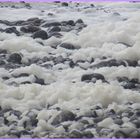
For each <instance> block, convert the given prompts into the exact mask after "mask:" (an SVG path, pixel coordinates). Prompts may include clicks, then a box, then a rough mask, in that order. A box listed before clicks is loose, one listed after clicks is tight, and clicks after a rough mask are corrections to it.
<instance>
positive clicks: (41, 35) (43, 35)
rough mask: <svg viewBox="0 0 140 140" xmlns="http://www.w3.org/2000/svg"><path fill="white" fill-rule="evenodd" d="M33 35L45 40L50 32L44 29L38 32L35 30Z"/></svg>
mask: <svg viewBox="0 0 140 140" xmlns="http://www.w3.org/2000/svg"><path fill="white" fill-rule="evenodd" d="M32 37H33V38H34V39H35V38H41V39H43V40H45V39H48V34H47V32H45V31H44V30H39V31H37V32H35V33H34V34H33V35H32Z"/></svg>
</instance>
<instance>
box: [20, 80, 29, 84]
mask: <svg viewBox="0 0 140 140" xmlns="http://www.w3.org/2000/svg"><path fill="white" fill-rule="evenodd" d="M20 84H31V82H30V81H24V82H21V83H20Z"/></svg>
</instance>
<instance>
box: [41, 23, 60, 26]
mask: <svg viewBox="0 0 140 140" xmlns="http://www.w3.org/2000/svg"><path fill="white" fill-rule="evenodd" d="M51 26H61V23H60V22H48V23H45V24H44V25H42V27H51Z"/></svg>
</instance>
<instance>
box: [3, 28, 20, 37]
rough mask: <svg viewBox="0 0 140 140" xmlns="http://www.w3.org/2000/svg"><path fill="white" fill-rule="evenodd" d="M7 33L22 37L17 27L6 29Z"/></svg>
mask: <svg viewBox="0 0 140 140" xmlns="http://www.w3.org/2000/svg"><path fill="white" fill-rule="evenodd" d="M4 31H5V32H6V33H10V34H11V33H15V34H16V35H17V36H20V33H19V31H17V29H16V27H10V28H6V29H5V30H4Z"/></svg>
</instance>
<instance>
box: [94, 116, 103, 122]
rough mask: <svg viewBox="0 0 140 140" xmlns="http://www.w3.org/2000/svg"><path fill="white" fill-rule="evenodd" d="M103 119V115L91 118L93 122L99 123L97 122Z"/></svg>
mask: <svg viewBox="0 0 140 140" xmlns="http://www.w3.org/2000/svg"><path fill="white" fill-rule="evenodd" d="M103 119H104V118H103V117H96V118H94V119H93V120H94V122H95V123H99V122H101V121H102V120H103Z"/></svg>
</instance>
